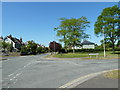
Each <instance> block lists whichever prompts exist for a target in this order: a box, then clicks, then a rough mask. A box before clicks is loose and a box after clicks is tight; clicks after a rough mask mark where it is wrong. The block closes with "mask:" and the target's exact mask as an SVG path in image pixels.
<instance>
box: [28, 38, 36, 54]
mask: <svg viewBox="0 0 120 90" xmlns="http://www.w3.org/2000/svg"><path fill="white" fill-rule="evenodd" d="M27 48H28V49H29V52H30V54H36V49H37V44H36V43H35V42H34V41H33V40H31V41H28V45H27Z"/></svg>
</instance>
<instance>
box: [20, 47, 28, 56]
mask: <svg viewBox="0 0 120 90" xmlns="http://www.w3.org/2000/svg"><path fill="white" fill-rule="evenodd" d="M20 52H21V55H27V54H28V52H29V49H28V48H27V46H25V45H24V46H22V47H21V51H20Z"/></svg>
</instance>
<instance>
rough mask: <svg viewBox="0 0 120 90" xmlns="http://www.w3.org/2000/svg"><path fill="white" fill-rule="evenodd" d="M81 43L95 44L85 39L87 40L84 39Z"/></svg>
mask: <svg viewBox="0 0 120 90" xmlns="http://www.w3.org/2000/svg"><path fill="white" fill-rule="evenodd" d="M81 44H82V45H91V44H95V43H93V42H90V41H87V40H84V41H83V42H82V43H81Z"/></svg>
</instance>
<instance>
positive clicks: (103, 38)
mask: <svg viewBox="0 0 120 90" xmlns="http://www.w3.org/2000/svg"><path fill="white" fill-rule="evenodd" d="M103 48H104V57H106V52H105V31H104V29H103Z"/></svg>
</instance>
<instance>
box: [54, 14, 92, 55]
mask: <svg viewBox="0 0 120 90" xmlns="http://www.w3.org/2000/svg"><path fill="white" fill-rule="evenodd" d="M60 20H61V24H60V25H59V26H58V27H57V28H55V29H54V30H55V31H57V36H59V37H61V39H59V40H60V41H61V42H64V46H65V47H67V46H72V47H73V53H74V52H75V46H77V45H80V42H81V39H83V38H88V35H87V34H85V33H84V31H85V29H86V27H89V25H88V24H89V23H90V22H89V21H87V18H86V17H83V16H82V17H81V18H78V19H76V18H71V19H67V18H60Z"/></svg>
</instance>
